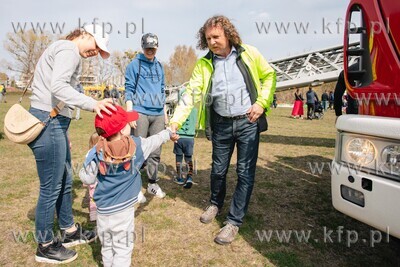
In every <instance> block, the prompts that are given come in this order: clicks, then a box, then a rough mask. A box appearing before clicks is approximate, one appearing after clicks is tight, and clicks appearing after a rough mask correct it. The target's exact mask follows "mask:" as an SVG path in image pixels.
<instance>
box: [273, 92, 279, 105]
mask: <svg viewBox="0 0 400 267" xmlns="http://www.w3.org/2000/svg"><path fill="white" fill-rule="evenodd" d="M272 106H273V107H274V108H276V107H277V106H278V98H277V97H276V94H274V98H273V100H272Z"/></svg>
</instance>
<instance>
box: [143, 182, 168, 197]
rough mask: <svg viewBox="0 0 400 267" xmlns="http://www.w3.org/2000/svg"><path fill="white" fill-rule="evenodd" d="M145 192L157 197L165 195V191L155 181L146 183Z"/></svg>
mask: <svg viewBox="0 0 400 267" xmlns="http://www.w3.org/2000/svg"><path fill="white" fill-rule="evenodd" d="M147 192H148V193H149V194H152V195H154V196H156V197H158V198H164V197H165V196H166V194H165V192H163V191H162V189H161V187H160V186H159V185H158V184H157V183H154V184H148V185H147Z"/></svg>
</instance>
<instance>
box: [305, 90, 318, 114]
mask: <svg viewBox="0 0 400 267" xmlns="http://www.w3.org/2000/svg"><path fill="white" fill-rule="evenodd" d="M306 96H307V119H308V120H312V119H313V117H314V110H315V102H316V101H318V96H317V94H316V93H315V91H314V90H313V89H312V87H311V86H310V87H308V91H307V94H306Z"/></svg>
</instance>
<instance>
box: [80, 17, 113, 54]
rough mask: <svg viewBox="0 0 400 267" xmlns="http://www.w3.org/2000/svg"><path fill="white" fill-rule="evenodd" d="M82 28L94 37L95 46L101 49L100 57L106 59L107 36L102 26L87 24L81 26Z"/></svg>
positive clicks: (107, 52)
mask: <svg viewBox="0 0 400 267" xmlns="http://www.w3.org/2000/svg"><path fill="white" fill-rule="evenodd" d="M83 30H84V31H85V32H87V33H89V34H90V35H92V36H93V37H94V40H95V41H96V44H97V46H98V47H99V48H100V49H101V51H100V55H101V57H102V58H103V59H107V58H108V57H109V56H110V52H109V51H108V48H107V45H108V40H109V36H108V34H107V33H105V32H104V30H103V27H101V26H100V25H99V24H88V25H85V26H84V27H83Z"/></svg>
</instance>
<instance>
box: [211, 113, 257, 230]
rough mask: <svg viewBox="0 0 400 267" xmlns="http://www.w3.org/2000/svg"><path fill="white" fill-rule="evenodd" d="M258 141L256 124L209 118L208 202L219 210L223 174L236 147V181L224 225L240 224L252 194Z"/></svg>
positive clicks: (224, 185)
mask: <svg viewBox="0 0 400 267" xmlns="http://www.w3.org/2000/svg"><path fill="white" fill-rule="evenodd" d="M214 114H215V113H214ZM259 139H260V134H259V132H258V125H257V123H251V122H250V121H249V120H248V119H247V118H242V119H238V120H233V119H228V118H224V117H221V116H219V115H218V114H215V116H213V133H212V147H213V151H212V159H213V162H212V169H211V200H210V202H211V204H213V205H216V206H217V207H218V208H219V209H221V208H222V206H223V204H224V199H225V194H226V174H227V172H228V168H229V164H230V161H231V157H232V153H233V150H234V148H235V144H236V148H237V166H236V173H237V176H238V179H237V184H236V189H235V192H234V193H233V196H232V202H231V206H230V209H229V214H228V216H227V221H228V222H229V223H230V224H233V225H236V226H240V225H242V223H243V217H244V216H245V214H246V212H247V208H248V206H249V201H250V196H251V193H252V191H253V186H254V178H255V172H256V165H257V157H258V146H259Z"/></svg>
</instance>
